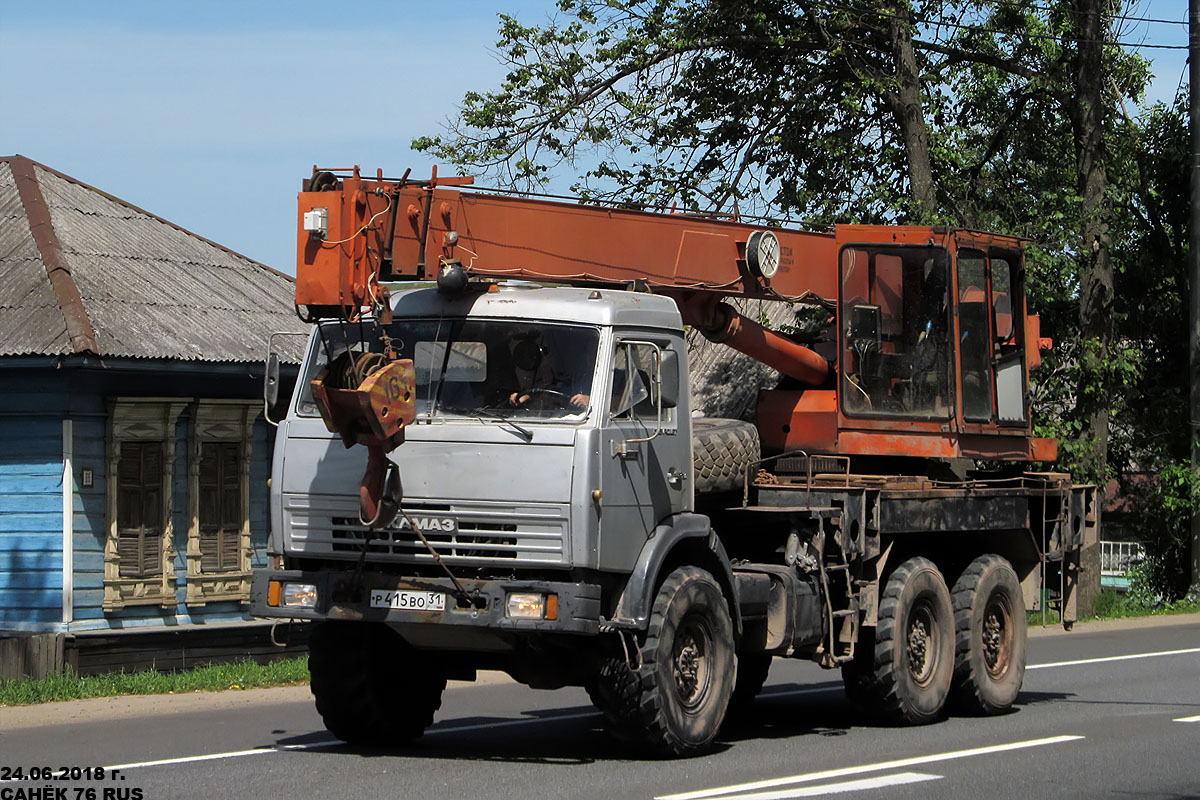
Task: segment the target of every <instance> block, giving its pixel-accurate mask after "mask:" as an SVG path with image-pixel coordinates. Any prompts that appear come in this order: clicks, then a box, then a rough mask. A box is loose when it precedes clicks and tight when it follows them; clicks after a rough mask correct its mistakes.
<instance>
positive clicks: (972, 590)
mask: <svg viewBox="0 0 1200 800" xmlns="http://www.w3.org/2000/svg"><path fill="white" fill-rule="evenodd" d="M951 599H952V602H953V604H954V633H955V637H954V682H953V687H952V689H951V702H952V705H953V707H954V708H955V710H957V711H960V712H962V713H964V714H984V715H991V714H1003V713H1004V712H1006V711H1008V710H1009V709H1010V708H1012V704H1013V702H1015V701H1016V699H1017V694H1018V693H1019V692H1020V691H1021V682H1022V681H1023V680H1024V678H1025V655H1026V638H1025V637H1026V624H1025V602H1024V599H1023V597H1022V595H1021V582H1020V580H1018V579H1017V573H1016V572H1015V571H1013V568H1012V566H1011V565H1010V564H1009V563H1008V561H1006V560H1005V559H1003V558H1001V557H1000V556H997V555H985V556H980V557H979V558H977V559H975V560H974V561H973V562H971V564H970V566H968V567H967V568H966V569H965V570H964V571H963V574H962V575H961V576H960V577H959V579H958V580H957V581H956V582H955V584H954V590H953V591H952V592H951Z"/></svg>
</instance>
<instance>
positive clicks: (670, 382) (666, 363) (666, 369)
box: [659, 350, 679, 408]
mask: <svg viewBox="0 0 1200 800" xmlns="http://www.w3.org/2000/svg"><path fill="white" fill-rule="evenodd" d="M659 375H661V376H662V386H661V387H659V391H660V393H661V394H660V397H661V400H662V407H663V408H675V407H676V406H677V405H679V353H676V352H675V351H674V350H663V351H662V362H661V363H660V364H659Z"/></svg>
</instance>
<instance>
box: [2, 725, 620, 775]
mask: <svg viewBox="0 0 1200 800" xmlns="http://www.w3.org/2000/svg"><path fill="white" fill-rule="evenodd" d="M599 716H600V714H599V712H596V711H587V712H581V713H578V714H559V715H558V716H549V717H531V718H528V719H509V720H504V721H503V722H481V723H478V724H475V725H456V726H451V727H447V728H432V729H430V730H427V731H425V735H426V736H434V735H436V734H439V733H461V732H463V731H482V730H488V729H490V728H509V727H513V726H515V725H533V724H535V723H539V722H558V721H560V720H569V719H585V718H587V717H599ZM340 744H342V742H341V741H340V740H338V739H322V740H320V741H318V742H309V743H308V744H281V745H277V746H275V747H256V748H254V749H252V750H232V751H230V752H228V753H208V754H206V755H202V756H181V757H179V758H160V759H157V760H155V761H138V762H135V763H131V764H114V765H112V766H111V767H105V769H107V770H114V769H119V770H122V771H124V770H129V769H140V768H142V767H165V766H170V765H171V764H191V763H195V762H197V761H219V760H221V759H226V758H243V757H245V756H265V755H268V754H270V753H286V752H288V751H290V750H312V749H315V748H318V747H332V746H334V745H340ZM13 782H14V781H11V780H9V781H0V784H4V783H13Z"/></svg>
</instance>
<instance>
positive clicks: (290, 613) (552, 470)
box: [252, 284, 708, 649]
mask: <svg viewBox="0 0 1200 800" xmlns="http://www.w3.org/2000/svg"><path fill="white" fill-rule="evenodd" d="M393 317H394V321H393V323H392V325H391V326H390V327H388V328H387V330H386V335H387V337H389V338H390V340H391V343H392V346H393V347H394V348H395V350H396V352H397V354H398V355H399V357H401V358H411V359H413V361H414V367H415V371H416V389H417V391H416V398H415V400H416V419H415V421H414V422H413V424H411V425H410V426H408V427H407V428H406V430H405V441H404V443H403V444H402V445H401V446H400V447H399V448H397V449H396V450H395V451H393V452H392V453H391V455H390V458H391V459H392V460H393V461H394V462H395V464H396V465H397V468H398V474H399V478H400V487H401V492H402V496H403V501H402V504H401V507H402V511H401V513H400V514H399V515H398V516H397V518H396V520H395V522H394V523H393V524H392V525H391V526H390V527H389V528H386V529H383V530H378V531H368V529H367V527H366V526H365V525H363V524H362V523H361V522H360V520H359V516H358V515H359V500H358V489H359V481H360V479H361V477H362V474H363V470H364V466H365V463H366V453H365V450H364V449H363V448H361V447H352V448H349V449H347V448H346V447H345V446H344V445H343V444H342V442H341V440H340V439H339V438H338V437H337V436H336V435H335V434H333V433H331V432H330V431H329V430H328V429H327V428H326V427H325V425H324V423H323V422H322V420H321V418H320V416H319V414H318V412H317V409H316V407H315V405H314V404H313V402H312V397H311V392H310V390H309V388H308V383H309V381H310V380H311V379H312V378H313V377H314V376H315V375H316V373H317V372H318V371H319V370H320V369H321V367H322V366H323V365H324V364H326V363H327V362H328V361H329V360H330V359H331V358H332V357H335V356H336V355H337V354H338V353H339V352H340V351H341V350H344V349H346V348H347V347H349V348H357V347H363V346H364V345H362V344H361V342H364V341H365V342H368V343H369V344H368V345H366V346H374V347H378V346H379V340H380V338H381V337H380V336H379V335H378V334H379V333H380V331H379V329H378V328H376V327H375V325H376V323H375V322H374V321H372V320H365V321H363V322H360V323H340V322H327V323H325V324H323V325H321V326H320V327H318V328H316V329H315V330H314V333H313V335H312V337H311V340H310V343H309V348H308V355H307V356H306V360H305V364H304V367H303V369H302V371H301V380H300V383H299V384H298V389H297V391H296V396H295V397H294V398H293V401H292V404H291V406H290V409H289V411H288V414H287V417H286V419H285V420H283V421H282V422H281V423H280V426H279V433H278V436H277V438H276V442H275V454H274V465H273V470H272V482H271V548H270V549H271V552H272V554H273V555H276V556H279V557H280V559H279V561H278V562H277V563H278V565H279V566H280V567H281V568H280V569H273V570H268V571H262V572H259V573H257V574H256V576H255V583H254V591H253V597H252V603H253V613H255V614H256V615H259V616H265V617H287V618H295V619H312V620H321V619H339V620H374V621H382V622H386V623H388V624H389V625H391V626H392V627H393V628H394V629H396V630H397V631H399V632H400V633H401V634H402V636H403V637H404V638H405V640H406V641H408V642H409V643H410V644H412V645H413V646H416V647H430V648H452V649H459V648H461V649H476V648H483V649H503V648H504V647H507V646H509V645H510V644H511V634H512V633H515V632H518V631H520V630H529V631H539V632H564V633H575V634H594V633H596V632H598V630H599V628H600V625H601V624H602V623H603V622H606V621H609V622H611V621H616V622H618V623H619V622H620V620H621V619H622V618H624V619H626V621H627V622H629V623H630V624H636V623H637V622H638V621H639V620H644V618H645V616H646V613H647V609H646V607H645V605H646V599H645V598H644V597H643V596H642V595H644V594H645V592H641V591H639V592H636V593H635V594H637V595H638V596H637V597H633V596H632V595H631V596H629V597H626V598H625V599H624V600H623V601H622V595H623V594H625V590H626V588H627V587H628V586H629V584H630V583H631V581H630V579H631V577H632V578H633V579H634V580H633V581H632V583H635V584H636V583H637V577H638V575H639V573H640V574H642V575H643V578H644V577H645V575H646V574H650V575H652V574H653V570H654V569H656V568H657V563H655V562H656V561H657V560H658V558H660V557H661V556H660V555H657V554H656V553H657V551H658V550H661V549H662V548H658V547H654V546H648V543H650V542H652V540H654V539H655V538H656V537H659V541H660V542H661V543H663V544H666V543H667V541H668V540H671V539H676V538H678V537H680V536H693V537H694V536H707V533H708V521H707V519H706V518H705V517H703V516H701V515H698V514H695V513H692V512H693V503H694V499H693V483H692V475H691V474H690V473H691V471H692V470H691V466H692V445H691V441H692V440H691V419H690V415H689V413H688V398H687V390H686V386H687V381H686V374H685V373H684V370H685V369H686V347H685V344H684V339H683V326H682V322H681V319H680V315H679V312H678V310H677V308H676V306H675V304H674V302H673V301H671V300H670V299H668V298H664V297H658V296H654V295H650V294H645V293H633V292H622V291H615V290H611V289H604V290H592V289H580V288H542V287H536V286H532V285H528V284H498V285H496V286H495V287H494V288H492V289H491V290H489V291H481V292H472V293H468V294H466V295H463V296H459V297H447V296H445V295H443V294H439V292H438V291H436V290H435V289H413V290H409V291H404V292H401V293H398V294H396V295H395V296H394V301H393ZM414 528H415V529H416V530H414ZM435 553H436V555H435ZM439 559H440V564H439V563H438V562H439ZM446 570H449V571H450V572H451V573H453V576H454V578H456V579H457V580H458V581H459V582H460V584H461V586H462V587H463V588H465V589H466V594H467V595H469V597H466V596H463V593H462V592H460V591H459V590H458V589H457V588H456V587H455V585H454V582H453V581H454V579H452V578H451V577H449V576H448V575H447V574H446ZM551 606H553V608H552V607H551ZM504 632H508V634H509V635H507V636H506V635H505V633H504Z"/></svg>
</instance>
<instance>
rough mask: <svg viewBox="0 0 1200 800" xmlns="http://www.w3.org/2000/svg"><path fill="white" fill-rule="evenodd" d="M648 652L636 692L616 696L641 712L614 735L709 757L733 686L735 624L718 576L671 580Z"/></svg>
mask: <svg viewBox="0 0 1200 800" xmlns="http://www.w3.org/2000/svg"><path fill="white" fill-rule="evenodd" d="M641 650H642V667H641V669H640V670H638V673H637V678H638V680H637V684H636V687H635V688H634V689H632V690H631V691H629V692H628V694H626V693H624V692H623V691H622V692H620V693H618V695H617V696H619V697H620V698H621V703H622V704H623V703H624V702H626V701H632V702H633V703H635V705H636V710H635V711H633V714H632V717H631V718H630V719H628V720H618V726H619V727H618V729H617V730H614V733H616V734H617V736H618V738H624V739H627V740H633V741H636V742H637V743H638V744H639V745H641V746H642V747H643V748H646V749H649V750H650V751H651V752H653V753H655V754H656V755H662V756H694V755H699V754H701V753H704V752H705V751H707V750H708V749H709V748H710V747H711V746H712V743H713V740H714V739H716V736H717V732H718V731H719V730H720V729H721V723H722V722H723V721H724V719H725V711H726V709H727V708H728V706H729V697H730V695H732V694H733V682H734V657H733V652H734V651H733V622H732V620H731V619H730V616H729V605H728V603H727V602H726V601H725V596H724V595H723V594H721V588H720V587H719V586H718V585H717V582H716V581H715V580H714V579H713V577H712V575H710V574H709V573H707V572H705V571H704V570H702V569H699V568H697V567H679V568H678V569H676V570H675V571H674V572H672V573H671V574H670V575H668V576H667V579H666V580H665V581H664V582H663V584H662V587H661V588H660V589H659V590H658V595H657V596H656V597H655V599H654V607H653V611H652V612H651V614H650V623H649V626H648V628H647V630H646V640H645V643H644V644H643V645H642V648H641ZM619 685H622V686H623V684H619ZM625 708H627V706H624V705H621V706H619V707H616V708H615V709H614V707H613V706H609V709H610V710H616V711H618V712H622V711H624V709H625ZM606 717H607V714H606Z"/></svg>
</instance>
